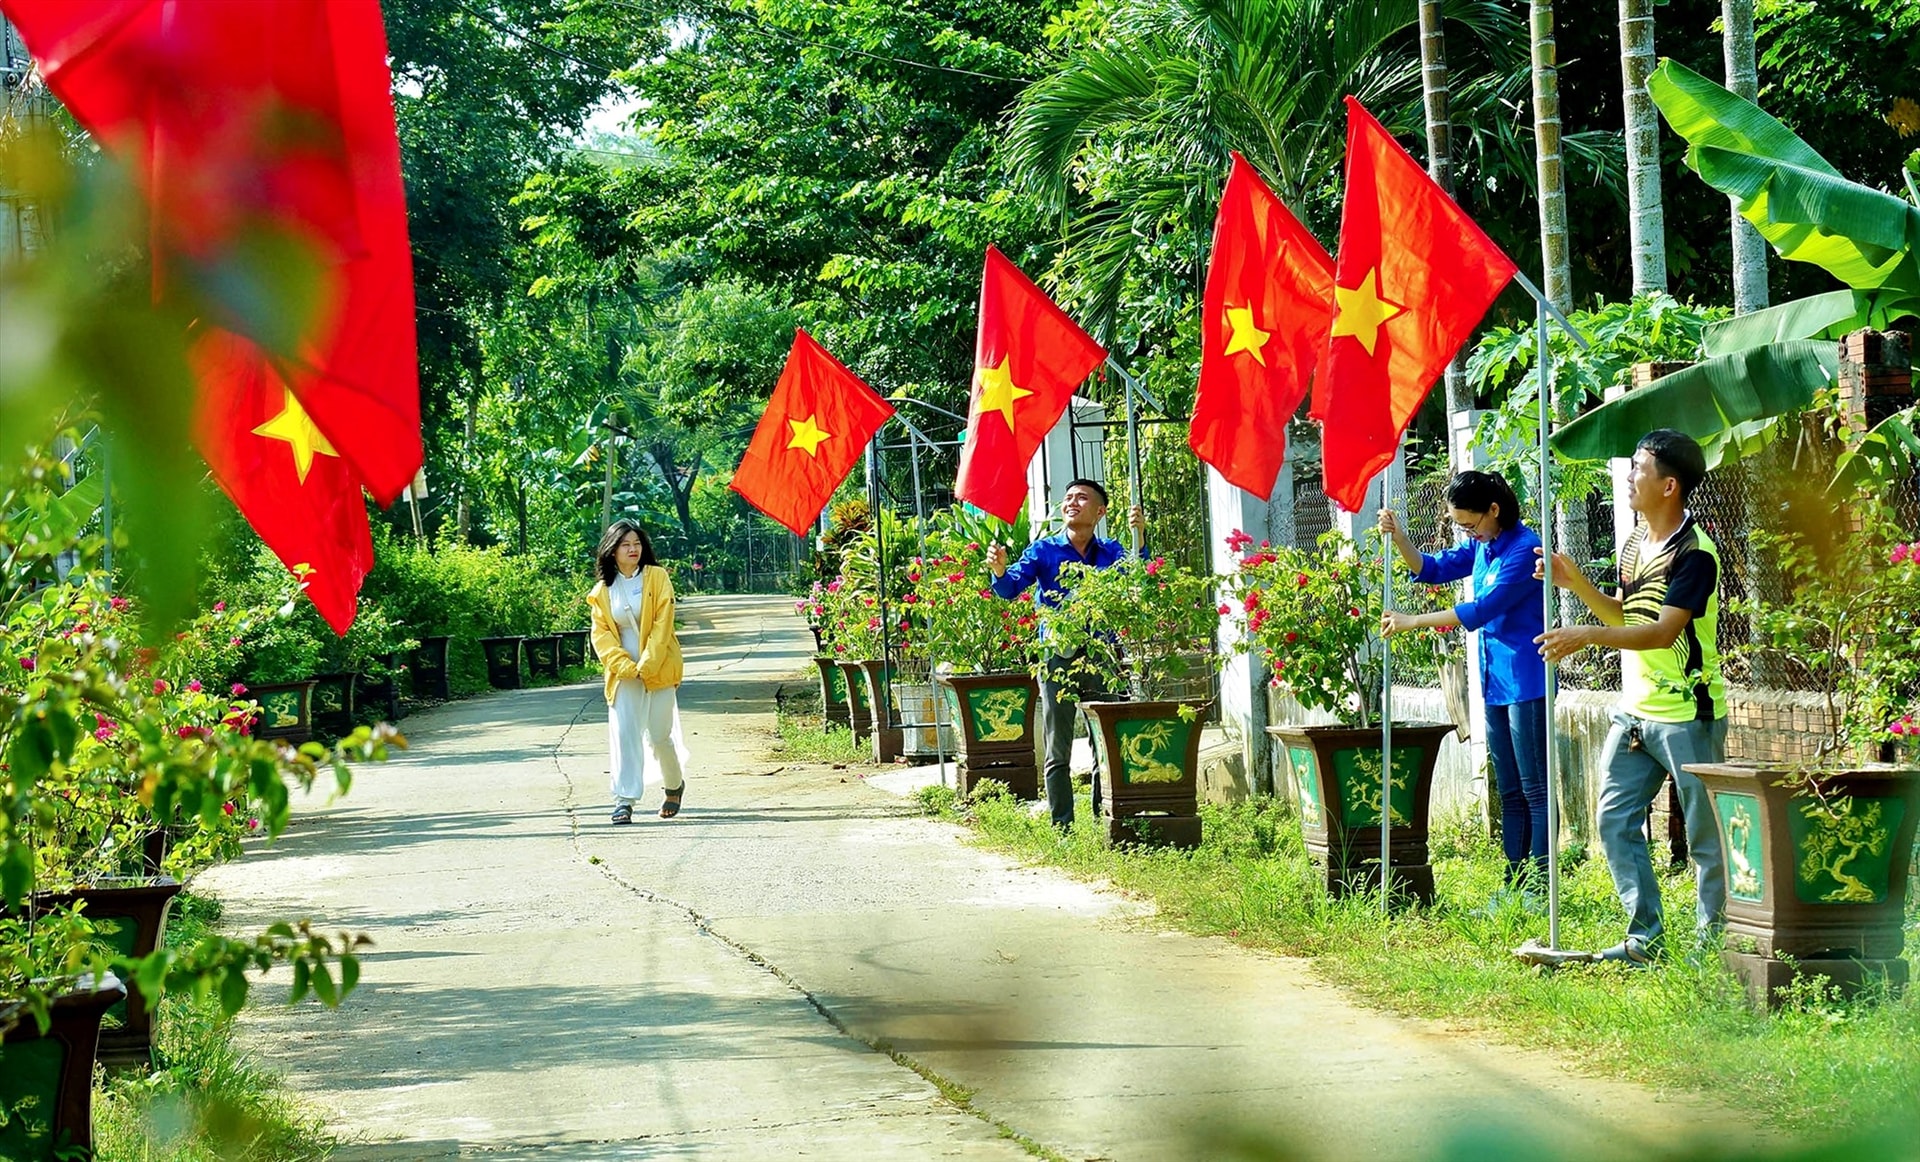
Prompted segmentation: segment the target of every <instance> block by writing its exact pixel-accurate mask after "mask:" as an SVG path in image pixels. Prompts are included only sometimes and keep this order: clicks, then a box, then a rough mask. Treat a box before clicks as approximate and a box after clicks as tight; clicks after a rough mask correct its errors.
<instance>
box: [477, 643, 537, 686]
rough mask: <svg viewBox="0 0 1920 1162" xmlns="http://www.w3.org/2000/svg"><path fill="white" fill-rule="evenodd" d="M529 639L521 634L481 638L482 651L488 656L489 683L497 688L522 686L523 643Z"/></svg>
mask: <svg viewBox="0 0 1920 1162" xmlns="http://www.w3.org/2000/svg"><path fill="white" fill-rule="evenodd" d="M526 640H527V639H526V638H525V637H522V636H521V635H519V634H506V635H503V636H500V637H483V638H481V639H480V649H481V652H482V653H484V654H485V655H486V658H487V684H488V685H490V686H492V687H493V688H494V689H496V690H518V689H519V688H520V684H521V683H520V672H521V666H520V662H521V648H520V647H521V645H522V644H523V643H525V641H526Z"/></svg>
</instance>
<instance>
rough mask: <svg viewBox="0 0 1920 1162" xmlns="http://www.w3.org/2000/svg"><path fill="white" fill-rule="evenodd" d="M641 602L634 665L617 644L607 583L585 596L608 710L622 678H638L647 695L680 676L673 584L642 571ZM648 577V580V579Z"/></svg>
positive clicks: (656, 570)
mask: <svg viewBox="0 0 1920 1162" xmlns="http://www.w3.org/2000/svg"><path fill="white" fill-rule="evenodd" d="M640 573H641V576H643V577H647V587H646V596H645V597H643V598H641V599H640V657H639V658H638V659H637V660H636V659H635V658H633V657H632V656H631V655H630V654H628V653H627V651H626V648H625V647H624V646H622V645H621V644H620V627H619V626H617V625H615V624H614V621H613V599H612V598H611V597H610V596H609V595H608V593H607V585H606V582H604V581H602V582H598V583H596V584H595V585H594V587H593V590H592V592H590V593H588V594H587V608H588V609H589V610H591V611H592V615H593V652H594V653H595V654H597V655H598V656H599V658H600V665H601V666H602V667H603V668H604V669H605V670H606V672H607V704H608V705H612V704H613V692H614V690H615V689H616V688H617V687H618V686H619V685H620V680H621V679H622V678H636V677H637V678H639V679H640V681H641V682H642V683H644V684H645V685H646V687H647V689H649V690H664V689H666V688H667V687H669V686H678V685H679V684H680V678H681V675H682V673H683V672H684V669H685V667H684V665H683V664H682V662H681V660H680V639H679V638H678V637H676V636H674V632H673V579H672V578H670V577H668V576H667V571H666V570H665V569H662V568H661V567H660V566H658V565H643V566H641V569H640ZM649 574H651V576H649Z"/></svg>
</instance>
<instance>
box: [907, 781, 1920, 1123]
mask: <svg viewBox="0 0 1920 1162" xmlns="http://www.w3.org/2000/svg"><path fill="white" fill-rule="evenodd" d="M922 801H923V804H924V805H925V806H926V807H927V809H928V810H929V811H930V812H933V813H939V814H944V815H946V816H947V817H949V818H952V819H956V820H959V821H961V822H964V823H966V824H968V825H970V826H972V827H974V828H975V829H976V830H977V832H978V834H979V836H980V838H981V840H982V841H983V842H984V843H985V844H986V845H987V846H989V847H991V848H994V849H997V850H999V851H1002V852H1005V853H1007V854H1010V855H1013V856H1016V857H1018V858H1020V859H1023V860H1025V861H1028V862H1031V863H1038V864H1048V865H1052V866H1055V867H1059V868H1063V869H1065V870H1067V871H1069V872H1071V873H1073V874H1075V875H1077V876H1080V877H1082V878H1087V879H1094V878H1098V879H1104V880H1107V881H1109V882H1111V883H1112V884H1113V885H1115V886H1116V887H1118V888H1120V889H1122V890H1124V891H1126V892H1129V893H1133V894H1136V895H1138V896H1141V897H1144V898H1146V899H1149V900H1151V901H1152V902H1153V903H1154V904H1155V905H1156V907H1157V909H1158V911H1159V913H1160V915H1161V916H1162V917H1163V918H1164V919H1165V920H1167V921H1169V922H1171V923H1173V924H1174V925H1176V926H1178V927H1180V928H1182V929H1184V930H1186V931H1189V932H1193V933H1196V934H1203V935H1210V936H1221V937H1226V938H1228V939H1230V940H1234V941H1236V942H1238V943H1240V944H1242V945H1245V946H1247V947H1250V948H1259V949H1265V950H1268V951H1273V952H1278V953H1284V954H1288V955H1296V956H1309V957H1312V958H1313V959H1314V963H1315V966H1316V968H1317V969H1318V970H1319V972H1320V973H1321V974H1323V975H1324V976H1325V977H1326V978H1327V979H1329V980H1331V981H1333V982H1335V983H1337V984H1339V985H1341V986H1343V987H1345V988H1346V989H1348V990H1349V991H1351V992H1352V993H1354V994H1356V995H1358V996H1359V997H1361V998H1363V999H1364V1000H1366V1001H1368V1002H1371V1003H1374V1004H1377V1005H1379V1006H1381V1007H1383V1008H1386V1009H1389V1010H1392V1011H1395V1012H1399V1013H1402V1014H1407V1015H1412V1016H1418V1017H1426V1018H1438V1019H1443V1020H1445V1021H1447V1022H1448V1023H1450V1024H1453V1025H1455V1026H1463V1027H1466V1028H1470V1029H1473V1030H1477V1031H1480V1032H1483V1033H1485V1034H1487V1035H1490V1036H1493V1037H1495V1038H1497V1039H1499V1040H1502V1041H1506V1042H1510V1043H1513V1044H1521V1045H1527V1046H1532V1047H1536V1048H1546V1049H1551V1050H1555V1051H1557V1053H1558V1055H1559V1056H1561V1057H1562V1058H1563V1059H1564V1060H1566V1061H1567V1062H1568V1063H1569V1064H1571V1065H1572V1066H1573V1067H1574V1068H1575V1069H1578V1070H1580V1071H1583V1072H1588V1073H1591V1074H1595V1075H1603V1076H1610V1077H1618V1078H1625V1079H1629V1080H1634V1081H1640V1082H1644V1083H1648V1084H1651V1085H1653V1086H1656V1087H1662V1088H1668V1089H1673V1090H1686V1091H1695V1092H1700V1093H1704V1094H1707V1095H1709V1096H1711V1097H1714V1098H1716V1099H1717V1100H1720V1101H1722V1102H1725V1103H1727V1104H1730V1105H1733V1106H1735V1107H1737V1108H1742V1109H1746V1110H1750V1111H1752V1113H1753V1116H1754V1118H1755V1119H1756V1121H1757V1122H1759V1123H1761V1124H1765V1125H1770V1126H1772V1127H1773V1128H1776V1129H1778V1130H1781V1131H1786V1132H1790V1133H1792V1134H1793V1135H1794V1136H1796V1137H1801V1136H1805V1137H1807V1138H1811V1139H1821V1138H1829V1137H1834V1136H1846V1135H1849V1134H1854V1135H1857V1134H1859V1133H1861V1132H1863V1130H1864V1131H1865V1132H1868V1133H1870V1134H1871V1135H1873V1138H1872V1140H1873V1141H1877V1142H1884V1141H1889V1140H1904V1141H1905V1142H1907V1143H1908V1149H1909V1150H1911V1149H1912V1143H1914V1142H1916V1141H1920V1133H1916V1131H1920V1118H1916V1104H1917V1103H1916V1095H1920V994H1916V992H1914V991H1911V990H1910V991H1908V992H1907V993H1906V994H1905V995H1904V996H1900V997H1888V996H1885V995H1880V996H1876V997H1868V998H1862V999H1857V1000H1853V1001H1842V1000H1840V999H1838V998H1837V997H1835V996H1833V995H1831V993H1830V991H1828V990H1824V989H1822V988H1820V987H1819V986H1818V985H1816V984H1810V985H1807V986H1805V987H1803V988H1801V989H1799V990H1798V991H1797V992H1796V993H1795V994H1794V995H1793V996H1792V997H1791V998H1790V999H1789V1003H1788V1004H1787V1005H1786V1006H1785V1007H1783V1008H1781V1009H1780V1010H1778V1011H1776V1012H1774V1013H1772V1014H1763V1013H1759V1012H1755V1011H1754V1010H1752V1009H1750V1008H1749V1007H1748V1006H1747V1004H1746V1001H1745V994H1744V992H1743V991H1742V989H1741V986H1740V985H1739V983H1738V982H1737V981H1736V980H1735V979H1734V978H1733V976H1732V975H1731V974H1730V973H1728V972H1727V971H1726V970H1725V969H1724V968H1722V967H1721V965H1720V962H1719V960H1718V958H1717V956H1714V955H1713V954H1712V952H1711V950H1703V949H1699V948H1695V947H1693V946H1692V945H1691V943H1690V937H1686V936H1680V935H1679V934H1678V933H1676V934H1675V935H1674V936H1670V939H1671V940H1673V941H1674V943H1675V945H1676V946H1675V947H1674V949H1673V950H1672V955H1671V957H1670V959H1668V960H1667V961H1666V962H1664V963H1663V964H1662V965H1660V966H1659V967H1658V968H1656V969H1654V970H1651V971H1647V970H1635V969H1630V968H1626V967H1624V966H1615V965H1595V966H1583V967H1579V968H1571V969H1562V970H1560V971H1558V972H1553V973H1549V972H1546V971H1543V970H1540V969H1535V968H1530V967H1528V966H1526V965H1524V964H1522V963H1520V962H1519V961H1518V960H1516V959H1515V958H1514V957H1513V955H1512V949H1513V948H1515V947H1516V946H1518V945H1519V944H1521V943H1522V942H1523V941H1525V940H1526V939H1527V938H1529V937H1540V938H1542V939H1544V938H1545V936H1546V928H1547V921H1546V916H1545V914H1544V908H1542V909H1540V910H1538V911H1530V910H1529V909H1528V908H1527V907H1526V905H1525V904H1523V903H1522V902H1521V901H1519V900H1517V899H1515V900H1510V901H1508V902H1505V903H1503V904H1499V905H1496V906H1489V901H1490V900H1491V899H1492V898H1493V897H1494V894H1495V892H1496V891H1497V889H1498V888H1499V887H1500V883H1501V877H1502V869H1503V867H1504V860H1503V858H1502V857H1501V855H1500V853H1499V850H1498V849H1497V847H1496V846H1494V844H1493V842H1492V841H1490V840H1489V839H1488V838H1487V837H1486V835H1485V834H1484V832H1477V829H1476V828H1475V827H1474V826H1473V825H1472V824H1470V823H1468V822H1466V821H1464V820H1452V821H1446V822H1441V823H1437V824H1436V826H1435V828H1434V844H1433V848H1434V850H1433V864H1434V872H1435V878H1436V880H1437V881H1438V898H1437V899H1436V902H1435V903H1434V905H1433V906H1432V907H1431V908H1429V909H1420V910H1417V911H1410V912H1405V913H1401V914H1399V915H1396V916H1395V917H1394V918H1392V919H1390V920H1389V919H1386V918H1383V917H1382V916H1381V915H1380V913H1379V902H1378V898H1377V897H1367V898H1353V899H1346V900H1334V899H1331V898H1330V897H1329V896H1328V895H1327V892H1326V889H1325V881H1324V877H1322V876H1319V875H1317V874H1316V872H1315V869H1314V867H1313V865H1312V863H1311V862H1310V861H1309V860H1308V858H1307V853H1306V848H1305V845H1304V843H1303V842H1302V839H1301V836H1300V826H1299V823H1298V820H1297V819H1296V818H1295V817H1294V815H1293V814H1292V811H1291V809H1290V808H1289V807H1288V806H1287V805H1286V804H1284V803H1283V802H1280V801H1278V800H1273V799H1261V800H1255V801H1251V802H1245V803H1238V804H1233V805H1230V806H1225V807H1215V806H1203V807H1202V808H1201V813H1202V817H1203V819H1204V820H1205V830H1206V840H1205V842H1204V843H1203V844H1202V845H1201V846H1200V848H1198V849H1197V850H1195V851H1192V852H1180V851H1172V850H1166V849H1158V850H1155V849H1142V848H1133V847H1123V848H1117V849H1116V848H1113V847H1110V846H1108V845H1107V844H1106V842H1105V840H1104V837H1103V836H1102V835H1101V834H1100V833H1099V831H1098V830H1097V829H1096V828H1094V827H1093V826H1090V825H1089V823H1088V821H1089V820H1090V819H1091V818H1092V814H1091V811H1090V803H1089V802H1088V800H1087V799H1086V798H1082V799H1081V801H1080V805H1079V812H1078V820H1079V823H1078V825H1077V826H1076V828H1075V829H1074V831H1073V832H1072V834H1071V835H1068V836H1061V835H1059V834H1058V833H1056V832H1055V831H1054V829H1053V828H1052V826H1051V825H1050V824H1049V823H1048V822H1047V820H1046V818H1045V817H1044V815H1038V816H1037V815H1035V814H1033V813H1032V811H1031V810H1030V808H1029V806H1028V805H1027V804H1025V803H1021V802H1017V801H1015V800H1013V799H1012V798H1010V797H1007V796H1005V795H1003V794H997V793H990V794H988V795H985V796H980V797H976V798H975V799H974V800H973V801H972V802H969V803H958V802H956V801H955V800H954V798H953V795H952V792H951V791H949V790H946V789H945V788H937V787H936V788H929V789H928V790H927V791H925V792H923V793H922ZM1476 832H1477V833H1476ZM1563 873H1564V876H1563V880H1562V891H1561V943H1562V946H1563V947H1571V948H1600V947H1605V946H1607V945H1610V944H1613V943H1615V942H1617V941H1618V940H1619V939H1620V934H1621V932H1622V931H1623V929H1624V916H1623V913H1622V912H1621V910H1620V905H1619V902H1618V900H1617V899H1616V897H1615V895H1614V890H1613V883H1612V880H1611V878H1610V877H1609V875H1608V872H1607V869H1606V866H1605V863H1604V862H1603V861H1600V860H1597V859H1594V860H1577V859H1576V860H1570V861H1568V866H1565V867H1564V868H1563ZM1662 895H1663V898H1664V900H1665V901H1666V904H1667V914H1668V918H1669V921H1670V923H1673V924H1674V925H1675V926H1676V927H1677V928H1678V929H1679V930H1681V931H1684V930H1686V929H1688V928H1690V927H1691V925H1690V924H1688V922H1687V921H1688V920H1689V919H1690V918H1691V916H1692V911H1693V908H1692V905H1693V898H1694V893H1693V880H1692V876H1691V874H1690V873H1680V874H1674V875H1668V876H1666V877H1665V878H1664V880H1663V887H1662ZM1917 929H1920V924H1916V910H1915V908H1914V907H1913V904H1912V901H1911V899H1910V900H1909V905H1908V933H1909V940H1910V941H1911V939H1912V935H1913V934H1914V933H1915V931H1916V930H1917ZM1890 1133H1891V1134H1896V1135H1898V1136H1897V1137H1896V1138H1893V1139H1889V1138H1887V1137H1886V1135H1888V1134H1890ZM1855 1141H1856V1142H1857V1143H1858V1145H1859V1146H1860V1147H1861V1148H1863V1149H1864V1150H1866V1152H1867V1156H1882V1155H1879V1154H1878V1153H1877V1152H1875V1151H1874V1150H1873V1148H1872V1146H1871V1145H1870V1144H1869V1143H1868V1142H1867V1141H1865V1140H1862V1139H1855ZM1902 1153H1903V1154H1905V1155H1907V1156H1912V1155H1911V1154H1909V1153H1908V1151H1907V1150H1903V1151H1902ZM1852 1156H1854V1157H1860V1156H1862V1155H1861V1154H1858V1153H1856V1154H1854V1155H1852Z"/></svg>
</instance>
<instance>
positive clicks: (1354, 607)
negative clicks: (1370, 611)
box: [1347, 605, 1360, 617]
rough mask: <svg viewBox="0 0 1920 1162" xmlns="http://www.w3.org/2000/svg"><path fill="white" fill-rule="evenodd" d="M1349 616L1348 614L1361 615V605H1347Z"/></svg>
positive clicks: (1351, 615)
mask: <svg viewBox="0 0 1920 1162" xmlns="http://www.w3.org/2000/svg"><path fill="white" fill-rule="evenodd" d="M1347 616H1348V617H1359V616H1360V607H1359V606H1357V605H1349V606H1347Z"/></svg>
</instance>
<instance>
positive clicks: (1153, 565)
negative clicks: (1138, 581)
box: [1147, 557, 1167, 577]
mask: <svg viewBox="0 0 1920 1162" xmlns="http://www.w3.org/2000/svg"><path fill="white" fill-rule="evenodd" d="M1166 567H1167V559H1166V558H1165V557H1155V558H1154V559H1153V560H1151V561H1148V562H1147V576H1149V577H1152V576H1154V575H1156V574H1158V573H1159V572H1160V570H1162V569H1164V568H1166Z"/></svg>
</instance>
